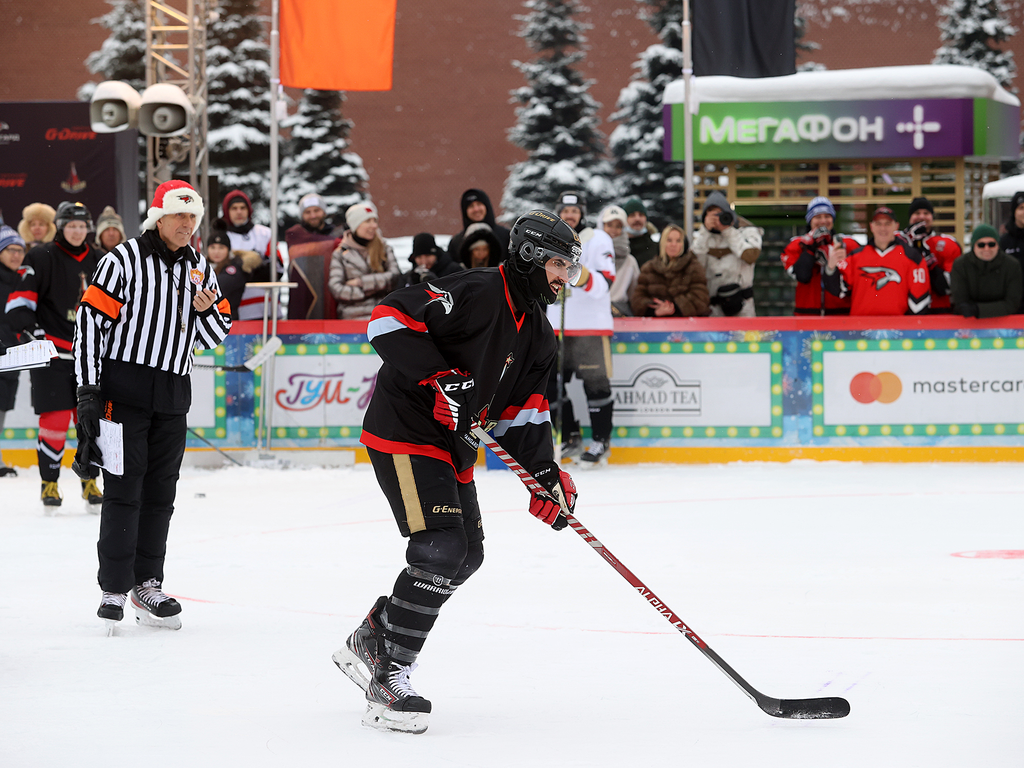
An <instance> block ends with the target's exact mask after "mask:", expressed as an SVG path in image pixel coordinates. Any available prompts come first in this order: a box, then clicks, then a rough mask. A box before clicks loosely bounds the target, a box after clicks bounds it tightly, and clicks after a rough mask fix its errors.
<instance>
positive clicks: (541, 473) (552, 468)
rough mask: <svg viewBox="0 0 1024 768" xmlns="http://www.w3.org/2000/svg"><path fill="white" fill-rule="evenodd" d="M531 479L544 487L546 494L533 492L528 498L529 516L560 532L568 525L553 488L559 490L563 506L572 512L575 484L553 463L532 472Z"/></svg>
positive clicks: (574, 505) (574, 502)
mask: <svg viewBox="0 0 1024 768" xmlns="http://www.w3.org/2000/svg"><path fill="white" fill-rule="evenodd" d="M533 477H534V479H536V481H537V482H538V483H540V484H541V485H542V486H544V489H545V490H546V493H544V494H541V493H539V492H535V493H534V494H533V496H531V497H530V514H531V515H533V516H534V517H536V518H537V519H538V520H540V521H542V522H545V523H547V524H548V525H550V526H551V527H552V528H554V529H555V530H556V531H560V530H562V529H563V528H565V526H567V525H568V524H569V521H568V520H567V519H566V517H565V515H564V514H562V507H561V505H560V504H559V503H558V500H557V495H556V491H555V488H556V487H558V488H559V489H561V491H562V496H563V497H564V498H565V506H566V507H568V509H569V511H570V512H572V511H573V510H574V509H576V484H575V483H573V481H572V478H571V477H569V473H568V472H563V471H562V470H560V469H559V468H558V465H557V464H555V462H553V461H551V462H548V463H547V464H542V465H541V467H540V469H537V470H534V472H533Z"/></svg>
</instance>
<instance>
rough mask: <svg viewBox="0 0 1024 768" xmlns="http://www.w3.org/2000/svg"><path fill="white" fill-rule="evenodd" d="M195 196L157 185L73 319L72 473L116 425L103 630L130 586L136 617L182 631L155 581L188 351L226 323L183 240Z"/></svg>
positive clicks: (189, 230)
mask: <svg viewBox="0 0 1024 768" xmlns="http://www.w3.org/2000/svg"><path fill="white" fill-rule="evenodd" d="M203 213H204V207H203V201H202V199H201V198H200V197H199V193H198V192H196V191H195V190H194V189H193V188H192V187H191V186H189V185H188V184H186V183H185V182H183V181H168V182H165V183H163V184H161V185H160V186H159V187H157V190H156V194H155V196H154V197H153V205H152V207H150V209H149V213H148V215H147V216H146V221H145V222H144V223H143V225H142V228H143V233H142V235H140V236H139V237H133V238H132V239H130V240H128V241H127V242H124V243H121V244H120V245H118V246H116V247H115V248H114V250H112V251H111V252H110V253H108V254H106V255H105V256H104V257H103V258H102V259H100V262H99V265H98V266H97V267H96V273H95V275H94V276H93V283H92V285H90V286H89V288H88V290H86V292H85V295H84V296H83V297H82V301H81V304H80V305H79V308H78V314H77V317H76V330H75V341H74V353H75V374H76V376H77V378H78V432H79V445H78V454H77V456H76V457H75V464H74V469H75V471H76V472H78V473H79V475H80V476H83V474H84V473H87V471H88V467H89V465H90V462H93V461H95V462H98V463H99V462H102V460H103V457H102V456H101V455H100V453H99V450H98V449H97V446H96V441H97V438H98V437H99V429H100V427H99V424H100V419H101V418H103V419H105V420H108V421H112V422H114V423H115V424H119V425H121V429H122V431H123V440H124V471H123V473H122V474H118V475H115V474H113V473H112V472H110V471H107V470H106V469H104V474H103V478H104V491H105V493H104V497H103V510H102V512H101V517H100V537H99V543H98V544H97V552H98V554H99V564H100V568H99V583H100V588H101V589H102V590H103V597H102V599H101V602H100V608H99V611H98V612H97V614H98V615H99V617H100V618H102V619H104V620H106V621H107V622H108V630H109V631H111V632H112V631H113V625H114V623H115V622H118V621H120V620H121V619H122V618H123V617H124V604H125V602H126V600H127V598H128V593H129V591H130V592H131V600H132V605H133V606H134V608H135V612H136V620H137V621H138V622H139V623H140V624H151V625H155V626H165V627H169V628H171V629H178V628H180V627H181V619H180V618H179V616H178V614H179V613H180V612H181V606H180V605H179V604H178V602H177V601H176V600H175V599H174V598H172V597H168V596H167V595H166V594H165V593H164V591H163V588H162V584H163V580H164V556H165V554H166V550H167V532H168V529H169V527H170V522H171V513H172V512H173V511H174V495H175V489H176V485H177V482H178V469H179V468H180V467H181V459H182V456H183V455H184V453H185V436H186V431H187V426H186V422H185V416H186V414H187V413H188V409H189V406H190V405H191V403H192V386H191V381H190V379H189V374H190V373H191V371H192V362H193V350H194V349H195V348H196V347H197V346H199V347H203V348H205V349H213V348H214V347H216V346H217V345H218V344H220V343H221V342H222V341H223V340H224V337H225V336H227V334H228V331H229V330H230V329H231V307H230V306H229V304H228V302H227V300H226V299H224V297H223V295H221V292H220V288H219V286H218V285H217V276H216V273H215V272H214V270H213V268H212V266H211V265H210V264H209V263H208V262H207V261H206V259H205V258H204V257H203V256H202V255H200V254H199V253H197V252H196V251H195V249H193V248H192V246H191V245H190V244H189V243H190V241H191V239H192V237H193V236H194V235H195V233H196V230H197V229H198V228H199V223H200V221H202V218H203Z"/></svg>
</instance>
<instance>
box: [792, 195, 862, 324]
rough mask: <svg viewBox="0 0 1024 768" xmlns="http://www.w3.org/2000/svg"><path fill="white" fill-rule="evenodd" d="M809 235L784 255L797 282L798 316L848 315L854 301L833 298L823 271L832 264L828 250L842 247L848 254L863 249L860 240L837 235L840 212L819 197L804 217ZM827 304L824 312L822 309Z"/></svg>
mask: <svg viewBox="0 0 1024 768" xmlns="http://www.w3.org/2000/svg"><path fill="white" fill-rule="evenodd" d="M804 219H805V220H806V221H807V232H805V233H804V234H803V235H800V236H799V237H794V238H793V239H792V240H790V241H789V245H787V246H786V248H785V250H784V251H783V252H782V263H783V265H784V266H785V267H786V271H787V272H788V273H789V274H790V276H791V277H793V278H795V279H796V282H797V285H796V302H795V303H796V306H795V308H794V309H793V314H794V315H848V314H850V299H849V297H846V298H842V299H841V298H839V297H838V296H833V295H832V294H831V293H829V292H828V291H826V290H825V286H824V285H823V284H822V282H821V269H822V267H823V266H825V264H827V263H828V249H829V246H831V245H832V244H836V245H839V244H842V245H843V246H844V247H845V248H846V250H847V252H851V251H854V250H856V249H857V248H859V247H860V246H859V244H858V243H857V241H856V240H854V239H853V238H849V237H844V236H842V235H837V234H836V232H835V229H833V227H834V226H835V221H836V209H835V207H834V206H833V205H832V201H831V200H829V199H828V198H827V197H816V198H814V199H813V200H811V202H809V203H808V204H807V211H806V212H805V213H804ZM822 304H824V309H823V308H822Z"/></svg>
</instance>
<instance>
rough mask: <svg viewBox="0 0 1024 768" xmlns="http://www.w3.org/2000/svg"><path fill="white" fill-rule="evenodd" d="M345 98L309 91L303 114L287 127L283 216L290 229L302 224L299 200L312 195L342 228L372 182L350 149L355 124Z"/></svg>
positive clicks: (281, 193)
mask: <svg viewBox="0 0 1024 768" xmlns="http://www.w3.org/2000/svg"><path fill="white" fill-rule="evenodd" d="M344 103H345V95H344V94H343V93H341V92H339V91H317V90H312V89H307V90H306V91H304V92H303V94H302V98H301V99H300V100H299V106H298V110H297V111H296V112H295V114H294V115H291V116H290V117H289V118H288V119H287V120H286V121H284V123H283V124H282V127H283V128H287V129H288V131H289V138H288V141H287V143H286V144H285V152H284V154H283V155H282V157H281V180H280V187H279V192H278V200H279V201H280V203H279V205H280V211H281V213H282V215H283V217H284V219H285V225H286V226H289V225H291V224H293V223H295V222H296V221H298V219H299V199H300V198H301V197H302V196H303V195H305V194H308V193H310V192H315V193H317V194H318V195H320V196H322V197H323V198H324V205H325V210H326V211H327V212H328V214H329V215H332V216H333V217H334V218H335V221H336V223H337V222H340V217H341V215H342V214H343V213H344V212H345V209H346V208H348V207H349V206H350V205H353V204H355V203H357V202H359V201H360V200H363V199H364V198H365V196H366V184H367V181H368V179H369V177H368V176H367V175H366V170H365V169H364V168H363V160H362V158H361V157H360V156H359V155H357V154H356V153H355V152H353V151H351V149H350V147H349V135H350V133H351V131H352V121H351V120H346V119H345V118H344V117H343V116H342V106H343V104H344Z"/></svg>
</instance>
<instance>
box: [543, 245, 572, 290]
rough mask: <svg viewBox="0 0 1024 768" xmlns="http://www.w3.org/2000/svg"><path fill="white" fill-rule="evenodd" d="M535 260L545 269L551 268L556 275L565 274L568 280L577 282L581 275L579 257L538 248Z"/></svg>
mask: <svg viewBox="0 0 1024 768" xmlns="http://www.w3.org/2000/svg"><path fill="white" fill-rule="evenodd" d="M534 260H535V261H536V262H537V263H538V264H541V265H542V266H543V267H544V268H545V269H551V270H552V271H553V272H554V273H555V274H556V275H561V276H564V277H565V280H566V282H569V283H575V282H576V278H578V277H579V276H580V269H581V267H580V262H579V259H571V258H569V257H568V256H564V255H562V254H561V253H556V252H555V251H549V250H546V249H544V248H537V250H536V251H535V252H534Z"/></svg>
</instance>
